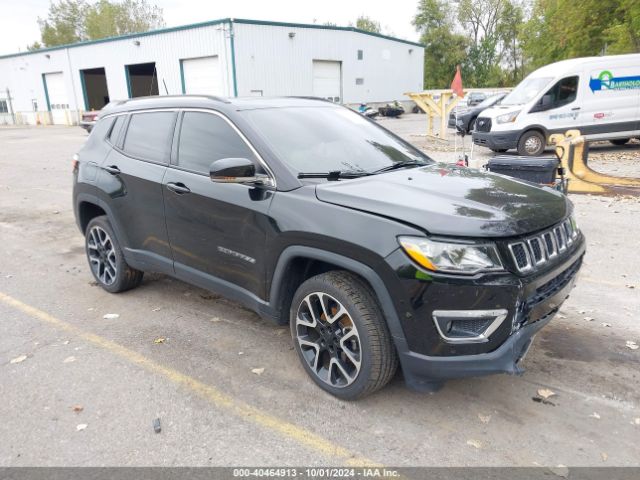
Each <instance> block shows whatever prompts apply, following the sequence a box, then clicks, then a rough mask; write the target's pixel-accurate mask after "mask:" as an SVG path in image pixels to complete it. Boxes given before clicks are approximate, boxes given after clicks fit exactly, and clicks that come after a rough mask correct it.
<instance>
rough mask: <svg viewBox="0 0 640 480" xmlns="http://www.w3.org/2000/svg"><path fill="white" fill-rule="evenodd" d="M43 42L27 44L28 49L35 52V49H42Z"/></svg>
mask: <svg viewBox="0 0 640 480" xmlns="http://www.w3.org/2000/svg"><path fill="white" fill-rule="evenodd" d="M41 48H42V44H41V43H40V42H33V43H32V44H31V45H27V51H29V52H33V51H34V50H40V49H41Z"/></svg>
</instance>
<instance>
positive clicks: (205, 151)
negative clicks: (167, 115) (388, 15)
mask: <svg viewBox="0 0 640 480" xmlns="http://www.w3.org/2000/svg"><path fill="white" fill-rule="evenodd" d="M221 158H248V159H249V160H253V161H254V163H256V164H257V162H255V157H254V155H253V153H252V152H251V149H250V148H249V147H248V146H247V144H246V143H245V141H244V140H243V139H242V138H240V136H239V135H238V134H237V133H236V131H235V130H234V129H233V128H232V127H231V126H230V125H229V124H228V123H227V122H226V120H224V119H223V118H221V117H219V116H218V115H213V114H210V113H204V112H185V114H184V118H183V119H182V127H181V128H180V144H179V146H178V165H179V166H181V167H182V168H185V169H187V170H193V171H195V172H199V173H206V174H208V173H209V169H210V167H211V163H212V162H213V161H215V160H220V159H221Z"/></svg>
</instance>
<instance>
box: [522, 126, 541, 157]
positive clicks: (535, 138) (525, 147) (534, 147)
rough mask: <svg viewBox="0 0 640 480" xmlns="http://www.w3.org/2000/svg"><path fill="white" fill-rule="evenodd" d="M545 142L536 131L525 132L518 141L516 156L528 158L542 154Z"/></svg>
mask: <svg viewBox="0 0 640 480" xmlns="http://www.w3.org/2000/svg"><path fill="white" fill-rule="evenodd" d="M546 144H547V140H546V138H545V137H544V135H543V134H542V133H540V132H539V131H537V130H530V131H528V132H525V133H524V134H523V135H522V136H521V137H520V140H519V141H518V154H519V155H526V156H529V157H536V156H538V155H541V154H542V152H544V148H545V147H546V146H547V145H546Z"/></svg>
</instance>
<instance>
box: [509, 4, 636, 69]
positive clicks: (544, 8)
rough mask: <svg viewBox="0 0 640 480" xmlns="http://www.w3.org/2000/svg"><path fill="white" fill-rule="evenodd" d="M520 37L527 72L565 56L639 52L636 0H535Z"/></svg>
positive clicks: (562, 58)
mask: <svg viewBox="0 0 640 480" xmlns="http://www.w3.org/2000/svg"><path fill="white" fill-rule="evenodd" d="M520 38H521V41H522V48H523V52H524V60H525V62H526V66H527V69H528V70H529V71H531V70H534V69H535V68H538V67H540V66H542V65H546V64H548V63H551V62H555V61H558V60H564V59H567V58H575V57H584V56H593V55H602V54H619V53H633V52H639V51H640V2H639V1H638V0H609V1H606V2H604V1H601V0H600V1H598V0H582V1H581V2H580V3H575V2H571V1H569V0H535V3H534V6H533V11H532V14H531V18H530V19H529V20H528V21H527V22H526V23H525V24H524V25H523V27H522V30H521V34H520Z"/></svg>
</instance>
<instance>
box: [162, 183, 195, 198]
mask: <svg viewBox="0 0 640 480" xmlns="http://www.w3.org/2000/svg"><path fill="white" fill-rule="evenodd" d="M167 188H168V189H169V190H171V191H172V192H174V193H177V194H178V195H183V194H185V193H191V190H189V187H187V186H186V185H185V184H184V183H173V182H171V183H167Z"/></svg>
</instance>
